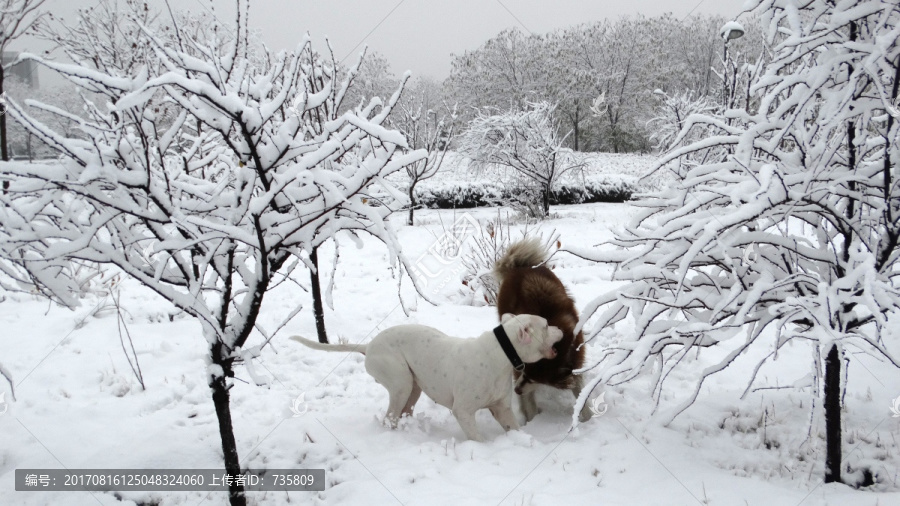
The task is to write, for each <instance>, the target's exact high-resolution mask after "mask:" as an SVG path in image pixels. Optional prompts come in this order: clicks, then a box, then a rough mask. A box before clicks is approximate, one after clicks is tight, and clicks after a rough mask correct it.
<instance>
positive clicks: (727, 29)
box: [719, 21, 744, 109]
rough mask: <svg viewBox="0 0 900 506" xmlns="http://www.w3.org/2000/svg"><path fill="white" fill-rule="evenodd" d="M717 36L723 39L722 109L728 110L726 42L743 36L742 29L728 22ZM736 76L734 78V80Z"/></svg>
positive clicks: (733, 22)
mask: <svg viewBox="0 0 900 506" xmlns="http://www.w3.org/2000/svg"><path fill="white" fill-rule="evenodd" d="M719 35H721V36H722V39H724V43H723V44H722V46H723V49H722V64H723V66H724V71H723V74H722V86H723V89H722V107H723V108H725V109H727V108H728V41H730V40H734V39H739V38H741V37H743V36H744V27H743V26H741V24H740V23H738V22H737V21H729V22H727V23H725V24H724V25H723V26H722V28H721V29H720V30H719ZM736 77H737V76H735V78H736Z"/></svg>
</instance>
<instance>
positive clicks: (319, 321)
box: [309, 246, 328, 343]
mask: <svg viewBox="0 0 900 506" xmlns="http://www.w3.org/2000/svg"><path fill="white" fill-rule="evenodd" d="M309 261H310V262H312V264H313V267H315V268H314V269H310V270H309V281H310V285H312V298H313V315H314V316H315V318H316V333H317V334H318V335H319V342H320V343H327V342H328V335H327V334H326V333H325V309H324V307H323V306H322V288H321V286H320V285H319V248H318V246H317V247H315V248H313V249H312V251H311V252H310V253H309Z"/></svg>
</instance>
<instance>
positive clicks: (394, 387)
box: [291, 314, 563, 441]
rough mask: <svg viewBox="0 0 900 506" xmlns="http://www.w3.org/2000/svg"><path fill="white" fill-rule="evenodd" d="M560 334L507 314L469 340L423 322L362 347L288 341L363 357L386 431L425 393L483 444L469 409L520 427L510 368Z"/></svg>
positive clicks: (546, 348) (535, 356)
mask: <svg viewBox="0 0 900 506" xmlns="http://www.w3.org/2000/svg"><path fill="white" fill-rule="evenodd" d="M562 335H563V334H562V331H561V330H559V329H558V328H556V327H550V326H548V325H547V320H545V319H543V318H541V317H539V316H532V315H517V316H513V315H511V314H506V315H503V317H502V318H501V324H500V326H499V327H497V328H496V329H494V331H493V332H491V331H488V332H485V333H484V334H481V336H479V337H477V338H474V339H459V338H455V337H450V336H448V335H446V334H444V333H443V332H441V331H439V330H437V329H434V328H431V327H426V326H424V325H399V326H396V327H391V328H389V329H387V330H385V331H383V332H381V333H379V334H378V335H377V336H375V337H374V338H373V339H372V340H371V341H370V342H369V343H368V344H321V343H317V342H314V341H310V340H308V339H303V338H302V337H299V336H294V337H292V338H291V339H293V340H295V341H298V342H300V343H303V344H305V345H306V346H309V347H310V348H315V349H317V350H326V351H355V352H359V353H362V354H364V355H365V356H366V371H368V373H369V374H370V375H371V376H372V377H373V378H375V381H377V382H378V383H380V384H381V385H382V386H384V388H386V389H387V391H388V394H389V395H390V401H389V404H388V410H387V414H386V415H385V419H386V420H387V421H388V423H390V425H391V427H396V426H397V420H398V419H399V418H400V416H401V415H412V410H413V406H415V404H416V401H417V400H419V395H420V394H421V393H422V392H423V391H424V392H425V394H427V395H428V397H431V398H432V399H433V400H434V402H436V403H438V404H440V405H442V406H445V407H448V408H450V410H451V411H453V416H455V417H456V419H457V420H458V421H459V425H460V426H461V427H462V429H463V432H465V433H466V437H468V438H469V439H472V440H475V441H481V437H480V436H479V434H478V428H477V427H476V424H475V412H476V411H478V410H479V409H481V408H488V409H490V410H491V414H492V415H494V418H495V419H496V420H497V421H498V422H499V423H500V425H501V426H503V428H504V429H505V430H515V429H518V428H519V423H518V422H517V421H516V418H515V415H513V412H512V407H511V403H512V373H513V369H514V364H515V367H517V368H521V367H524V364H523V362H524V363H532V362H537V361H538V360H540V359H542V358H553V357H555V356H556V350H555V349H554V348H553V345H554V344H556V342H557V341H559V340H560V339H562ZM507 336H509V337H507ZM504 341H505V342H504ZM510 343H511V345H510ZM513 350H514V351H513Z"/></svg>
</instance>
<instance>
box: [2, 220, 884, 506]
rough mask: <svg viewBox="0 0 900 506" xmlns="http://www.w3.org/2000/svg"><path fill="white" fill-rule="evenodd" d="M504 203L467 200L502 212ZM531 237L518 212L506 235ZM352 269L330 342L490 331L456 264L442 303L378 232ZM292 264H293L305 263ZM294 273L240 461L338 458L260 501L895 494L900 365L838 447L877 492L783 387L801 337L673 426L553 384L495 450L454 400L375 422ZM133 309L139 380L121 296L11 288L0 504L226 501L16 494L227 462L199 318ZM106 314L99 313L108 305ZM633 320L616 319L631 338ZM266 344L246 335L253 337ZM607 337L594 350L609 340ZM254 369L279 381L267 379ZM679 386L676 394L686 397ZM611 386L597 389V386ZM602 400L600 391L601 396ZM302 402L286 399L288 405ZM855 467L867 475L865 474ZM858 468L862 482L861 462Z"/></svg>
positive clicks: (766, 503)
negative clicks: (453, 406) (844, 469)
mask: <svg viewBox="0 0 900 506" xmlns="http://www.w3.org/2000/svg"><path fill="white" fill-rule="evenodd" d="M634 212H635V208H634V207H632V206H630V205H629V204H591V205H582V206H559V207H554V208H553V209H551V213H552V217H551V219H550V220H549V221H548V222H547V223H546V224H545V225H544V226H543V229H544V230H545V231H548V232H549V231H550V230H551V229H555V230H556V231H557V232H558V233H559V235H560V240H561V241H562V243H563V245H564V246H565V245H573V246H580V247H587V246H591V245H594V244H597V243H599V242H601V241H602V240H604V239H605V238H608V237H609V236H610V230H611V229H613V228H614V227H616V226H620V225H621V224H622V223H624V222H625V221H626V220H627V219H628V218H629V217H630V216H632V215H633V214H634ZM496 213H497V210H496V209H478V210H474V211H471V214H472V216H473V217H475V218H476V219H479V220H488V219H490V218H492V217H493V216H496ZM457 217H459V213H456V216H454V213H453V212H452V211H424V212H420V213H418V214H417V219H418V221H419V222H420V224H419V225H417V226H415V227H407V226H405V225H403V221H404V219H405V216H404V215H397V216H395V217H394V224H395V225H396V227H397V229H398V235H399V238H400V241H401V244H402V246H403V249H404V252H405V254H406V255H407V256H409V257H410V258H412V259H417V258H419V257H420V256H421V255H423V254H425V253H426V252H427V250H428V248H429V247H430V246H431V245H432V244H433V243H434V241H435V240H436V238H437V237H439V236H440V235H441V234H442V233H443V230H444V227H446V226H449V225H450V224H451V223H452V222H453V220H454V219H455V218H457ZM517 229H521V226H514V227H513V230H517ZM339 251H340V261H339V262H338V264H337V266H338V267H337V271H336V273H335V285H334V289H333V303H334V309H333V310H331V309H326V323H327V327H328V332H329V335H330V337H331V339H332V340H334V339H336V338H341V339H346V340H349V341H352V342H357V341H365V340H367V339H370V338H371V337H372V336H374V335H375V334H376V333H377V332H378V331H379V330H381V329H384V328H386V327H389V326H392V325H397V324H401V323H423V324H428V325H432V326H435V327H437V328H439V329H440V330H442V331H445V332H447V333H448V334H451V335H456V336H460V337H472V336H475V335H478V334H480V333H482V332H484V331H485V330H488V329H490V328H492V327H493V326H494V325H495V324H496V320H497V318H496V315H495V312H494V309H493V308H492V307H487V306H484V305H480V306H473V305H471V304H468V303H467V300H468V299H470V298H471V297H467V296H466V294H464V293H462V291H463V290H465V289H466V287H464V286H463V285H462V284H461V283H460V280H459V276H458V274H456V271H455V270H453V269H452V268H451V269H450V270H449V271H448V276H447V277H445V278H440V279H437V278H436V279H432V280H430V284H429V285H428V286H427V291H428V293H429V294H431V298H432V299H433V301H434V302H435V303H436V305H432V304H431V303H429V302H426V301H424V300H421V299H418V300H416V299H415V298H414V297H413V296H412V294H411V292H410V290H409V282H408V280H406V281H404V284H403V286H402V287H401V290H400V292H401V294H402V296H403V297H404V300H406V301H407V305H408V306H410V305H411V306H414V309H413V310H411V311H410V313H409V314H408V315H406V314H404V311H403V308H402V307H401V305H400V301H399V298H398V287H397V279H396V278H395V277H393V273H392V271H391V269H390V264H389V260H388V256H387V255H388V252H387V249H386V248H385V247H384V246H383V245H381V244H379V243H377V241H375V240H370V239H364V244H363V247H362V248H361V249H358V248H357V247H356V245H355V244H354V243H353V242H352V241H351V240H350V239H349V238H346V237H343V236H340V235H339ZM333 254H334V245H333V243H328V244H326V245H325V246H323V247H322V248H321V249H320V253H319V258H320V264H321V265H323V266H324V277H323V281H324V283H325V284H326V285H327V282H328V281H327V280H328V279H330V278H331V275H332V271H331V265H332V261H331V259H332V258H333ZM298 272H299V271H298ZM555 272H556V273H557V274H558V275H559V277H560V278H561V279H562V281H563V282H564V283H565V284H566V285H567V286H568V287H569V289H570V291H571V293H572V295H573V296H574V297H575V299H576V302H577V303H578V305H579V306H583V305H584V304H586V303H587V302H588V301H589V300H591V298H592V297H594V296H597V295H600V294H602V293H604V292H606V291H608V290H611V289H615V287H616V285H615V284H614V283H612V282H610V281H609V278H610V274H611V270H610V268H609V267H607V266H600V265H595V264H591V263H589V262H586V261H583V260H580V259H576V258H574V257H571V256H568V255H565V254H559V255H557V256H556V257H555ZM303 274H304V275H302V276H300V275H299V274H298V278H297V280H296V281H297V283H284V284H282V285H280V286H279V288H277V289H276V291H274V292H272V293H270V294H269V295H268V298H267V299H266V302H265V303H264V306H263V307H264V313H263V315H262V316H261V318H260V324H262V325H263V326H268V327H269V328H271V327H272V326H273V325H274V324H275V322H277V321H279V320H280V319H281V318H282V317H283V315H284V314H286V313H288V312H290V311H291V310H292V309H294V308H295V307H296V306H297V305H302V306H303V308H304V309H303V311H302V312H301V313H300V315H299V316H298V317H297V318H296V319H295V320H294V321H293V322H292V323H291V324H290V325H289V326H288V327H287V328H286V329H284V330H283V331H282V332H281V333H280V334H279V335H278V336H277V337H276V338H275V339H274V340H273V342H272V344H271V346H269V347H267V348H265V349H264V350H263V352H262V355H261V356H260V357H259V358H258V359H256V360H254V361H253V363H252V369H253V370H252V371H251V370H249V368H247V367H243V366H241V367H239V368H238V373H237V378H236V379H237V381H236V383H235V387H234V388H233V389H232V391H231V392H232V401H231V407H232V414H233V417H234V424H235V433H236V436H237V443H238V448H239V452H240V457H241V464H242V466H244V467H249V468H269V469H275V468H324V469H325V470H326V479H327V482H328V486H327V489H326V490H325V491H324V492H292V493H290V494H284V493H267V494H263V493H258V494H253V495H251V503H253V504H259V505H295V504H352V505H356V504H359V505H382V504H383V505H391V504H405V505H442V504H447V505H460V504H474V505H482V504H491V505H495V504H507V505H559V504H571V505H582V504H583V505H597V504H602V505H691V504H702V505H710V506H725V505H762V506H776V505H787V506H799V505H801V504H802V505H835V506H838V505H850V506H856V505H859V506H875V505H880V506H889V505H898V504H900V474H898V473H900V417H892V412H891V409H890V408H891V403H892V399H894V398H897V397H898V396H900V374H898V372H897V370H896V369H893V368H891V367H889V366H887V365H885V364H882V363H879V362H877V361H875V359H874V358H872V357H870V356H859V357H857V356H853V357H851V359H850V363H849V370H850V374H849V382H848V385H847V392H846V396H845V405H846V411H845V413H844V455H845V462H846V464H848V465H849V466H851V467H852V468H854V469H861V468H868V469H871V470H872V471H873V472H875V473H876V474H877V475H878V477H879V481H878V484H876V485H875V486H874V487H871V489H868V490H854V489H852V488H850V487H847V486H844V485H824V484H822V476H823V468H824V463H823V461H824V439H823V433H824V427H823V421H822V420H821V417H820V416H819V415H818V409H819V406H816V413H817V415H816V417H815V419H814V422H813V424H812V426H810V423H809V419H810V399H812V398H813V397H814V395H813V394H811V393H810V391H809V389H808V388H805V389H802V388H786V389H785V388H782V389H775V388H774V387H785V386H790V385H793V384H794V383H795V382H797V381H798V380H800V379H801V378H803V377H804V376H805V375H806V374H807V371H808V369H809V362H810V360H811V356H810V354H809V353H808V352H807V350H806V349H805V348H802V347H800V345H793V347H791V348H789V349H787V350H786V352H784V353H783V354H782V355H781V356H780V358H779V360H778V361H777V362H775V363H774V364H772V365H771V366H767V368H764V369H763V370H762V371H761V372H760V374H759V375H758V382H757V383H756V384H754V387H765V388H769V389H767V390H761V391H756V392H752V393H750V394H748V395H747V396H746V398H745V399H743V400H741V399H740V396H741V393H742V392H743V391H744V389H745V387H746V382H747V380H748V378H749V377H750V372H751V369H752V367H753V366H754V365H755V364H756V361H757V360H756V359H757V358H758V357H759V356H761V355H763V354H764V353H766V352H767V351H768V350H766V349H765V348H764V345H765V340H761V341H760V342H761V343H762V344H761V345H760V346H759V347H757V348H751V351H750V356H747V357H742V358H740V359H738V361H737V362H736V363H735V364H734V365H733V366H732V367H730V368H729V369H728V370H726V371H725V372H724V373H722V374H720V375H719V376H715V377H714V378H713V379H711V380H710V381H709V382H707V384H706V385H705V386H704V387H703V390H702V393H701V395H700V397H699V399H698V400H697V402H696V403H695V404H694V406H693V407H692V408H691V409H689V410H688V411H686V412H685V413H684V414H683V415H682V416H680V417H679V418H677V419H676V420H675V422H674V423H672V424H671V425H670V426H668V427H664V426H661V424H660V423H659V422H658V421H656V418H653V417H652V416H651V415H652V411H653V407H654V406H653V404H652V402H651V401H650V395H649V392H648V391H647V387H646V384H645V383H644V381H643V379H640V378H639V379H638V380H636V381H634V382H632V383H630V384H628V385H625V386H622V387H615V388H608V389H607V390H606V391H605V392H604V393H603V396H604V397H603V400H604V401H605V403H606V405H605V406H603V407H605V408H606V411H605V412H603V414H602V415H600V416H597V417H595V418H594V419H592V420H590V421H589V422H587V423H586V424H583V425H581V426H579V427H577V428H576V429H574V430H571V431H570V430H569V429H570V423H571V419H572V416H571V401H572V399H571V395H570V394H568V393H561V392H556V391H543V392H541V393H540V395H539V398H538V402H539V404H540V405H541V406H542V407H543V412H542V413H541V414H540V415H538V416H537V418H536V419H535V420H534V421H533V422H531V423H529V424H527V425H525V426H524V427H523V428H522V430H520V431H515V432H510V433H507V434H504V433H503V431H502V429H501V428H500V427H499V425H497V424H496V423H495V422H494V421H493V419H492V418H491V416H490V414H489V413H487V411H484V412H481V413H479V417H478V424H479V429H480V430H481V431H482V434H483V435H484V437H485V438H486V442H484V443H476V442H471V441H465V440H463V434H462V430H461V429H460V427H459V425H458V423H457V422H456V420H455V419H454V418H453V416H452V415H451V413H450V411H449V410H447V409H446V408H443V407H441V406H437V405H435V404H434V403H433V402H432V401H430V400H429V399H427V398H426V397H425V396H423V397H422V398H421V400H420V401H419V403H418V405H417V406H416V413H415V415H414V417H413V418H412V419H406V420H404V421H403V422H402V423H401V427H400V428H399V429H398V430H389V429H387V428H385V427H384V426H382V425H381V424H380V422H379V419H380V417H382V416H383V415H384V411H385V408H386V406H387V393H386V391H385V390H384V389H383V388H382V387H381V386H380V385H378V384H376V383H375V382H374V381H373V380H372V379H371V378H370V377H369V376H368V375H367V374H366V372H365V369H364V368H363V357H362V356H360V355H356V354H342V353H325V352H317V351H313V350H308V349H306V348H303V347H301V346H299V345H297V344H295V343H293V342H290V341H288V340H287V337H288V336H290V335H292V334H300V335H303V336H306V337H310V338H314V337H315V325H314V322H313V318H312V313H311V307H312V304H311V298H310V296H309V294H308V293H307V292H306V291H304V287H308V279H307V278H306V276H305V271H304V272H303ZM119 288H120V293H121V306H122V308H123V312H124V316H125V321H126V322H127V324H128V330H129V332H130V333H131V336H132V337H133V340H134V347H135V349H136V351H137V357H138V359H139V362H140V367H141V370H142V372H143V377H144V379H145V381H146V390H142V389H141V388H140V386H139V385H138V383H137V380H136V379H135V376H134V375H133V374H132V372H131V369H130V367H129V365H128V362H127V360H126V357H125V353H124V352H123V349H122V345H121V343H120V338H119V330H118V328H117V321H118V320H117V317H116V312H115V311H114V310H113V309H112V307H111V299H110V298H108V297H103V296H99V297H94V298H88V299H86V300H84V301H83V305H82V306H81V307H80V308H79V309H78V310H77V311H74V312H72V311H68V310H66V309H61V308H58V307H54V306H52V305H48V303H47V302H45V301H42V300H39V299H37V298H33V297H29V296H23V295H11V294H4V297H3V301H2V303H0V322H2V328H3V332H2V333H0V349H2V350H3V354H2V356H0V363H2V364H3V365H4V366H5V367H6V368H7V369H8V370H9V371H10V373H11V374H12V376H13V378H14V379H15V381H16V383H17V388H16V399H15V401H13V400H12V399H11V396H10V394H9V392H8V391H7V390H6V388H7V387H6V385H5V384H4V386H3V387H2V388H3V390H2V391H7V393H6V396H5V401H6V404H5V405H3V406H2V407H0V411H3V410H5V412H3V413H2V414H0V433H2V435H3V437H2V440H0V504H3V505H23V506H26V505H27V506H37V505H62V506H68V505H96V504H102V505H113V504H116V505H119V504H125V505H134V504H153V505H160V506H162V505H167V506H168V505H203V504H206V505H211V504H216V505H218V504H224V503H225V502H226V497H225V495H224V494H209V493H200V492H182V493H155V492H129V493H120V494H111V493H99V492H95V493H90V494H89V493H84V492H53V493H26V492H15V491H14V486H13V478H14V470H15V469H16V468H62V467H65V468H69V469H75V468H112V469H123V468H132V469H133V468H220V467H221V466H222V456H221V445H220V439H219V434H218V429H217V422H216V415H215V411H214V409H213V404H212V402H211V399H210V392H209V389H208V387H207V385H206V381H205V368H206V366H205V362H204V356H205V355H206V349H205V347H206V343H205V341H204V340H203V338H202V337H201V335H200V327H199V325H198V324H197V323H195V322H194V321H193V320H192V319H190V318H187V317H185V316H184V315H183V314H178V313H177V312H175V311H174V310H173V308H172V307H171V306H170V305H168V304H167V303H165V302H164V301H162V300H161V299H159V298H158V297H157V296H156V295H155V294H153V293H151V292H150V291H148V290H146V289H144V288H142V287H140V286H138V285H137V284H135V283H134V282H133V281H129V280H126V281H123V282H122V283H121V284H120V286H119ZM98 309H99V310H98ZM626 330H627V328H625V327H621V328H618V329H617V330H616V331H618V332H624V331H626ZM260 339H261V338H260V337H259V336H256V337H254V338H251V344H259V341H260ZM602 346H603V343H602V342H593V343H592V344H591V348H590V349H589V354H590V353H594V354H596V352H597V350H598V349H600V347H602ZM716 358H717V357H715V356H714V354H710V355H709V356H706V355H701V356H700V357H699V358H694V357H691V360H695V361H696V367H689V368H685V369H682V370H679V372H677V373H676V374H681V375H682V376H681V377H676V378H671V379H670V380H669V382H668V383H667V388H668V390H667V391H666V392H665V393H664V394H663V404H662V405H661V406H660V408H659V410H660V413H665V412H667V410H669V409H671V408H672V407H673V406H674V405H676V404H678V402H679V401H680V400H682V399H683V398H684V396H686V395H687V394H688V393H689V391H690V386H691V385H692V381H693V379H694V377H693V376H690V375H688V373H687V372H681V371H697V372H699V371H700V370H701V369H702V367H703V365H704V364H707V363H709V362H712V361H714V360H715V359H716ZM251 374H252V375H253V376H255V377H256V379H257V380H260V381H267V382H268V385H266V386H255V385H254V384H253V383H254V381H253V379H252V378H251ZM682 389H683V390H682ZM600 393H601V392H600V391H599V390H598V391H597V392H594V396H597V395H599V394H600ZM598 406H599V405H598ZM292 408H293V409H292ZM857 472H858V471H857ZM847 477H849V478H853V477H854V475H853V474H852V473H847Z"/></svg>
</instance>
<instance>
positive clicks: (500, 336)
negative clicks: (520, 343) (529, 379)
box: [494, 325, 525, 371]
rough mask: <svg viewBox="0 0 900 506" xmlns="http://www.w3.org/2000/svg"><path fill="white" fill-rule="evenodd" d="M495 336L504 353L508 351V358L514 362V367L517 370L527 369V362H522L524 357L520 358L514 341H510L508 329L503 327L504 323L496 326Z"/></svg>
mask: <svg viewBox="0 0 900 506" xmlns="http://www.w3.org/2000/svg"><path fill="white" fill-rule="evenodd" d="M494 336H496V337H497V342H498V343H500V347H501V348H503V353H506V358H508V359H509V361H510V362H512V365H513V367H514V368H515V369H516V370H517V371H521V370H522V369H525V362H522V359H521V358H519V354H518V353H516V349H515V348H513V345H512V342H510V340H509V336H507V335H506V329H504V328H503V325H498V326H497V327H495V328H494Z"/></svg>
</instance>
